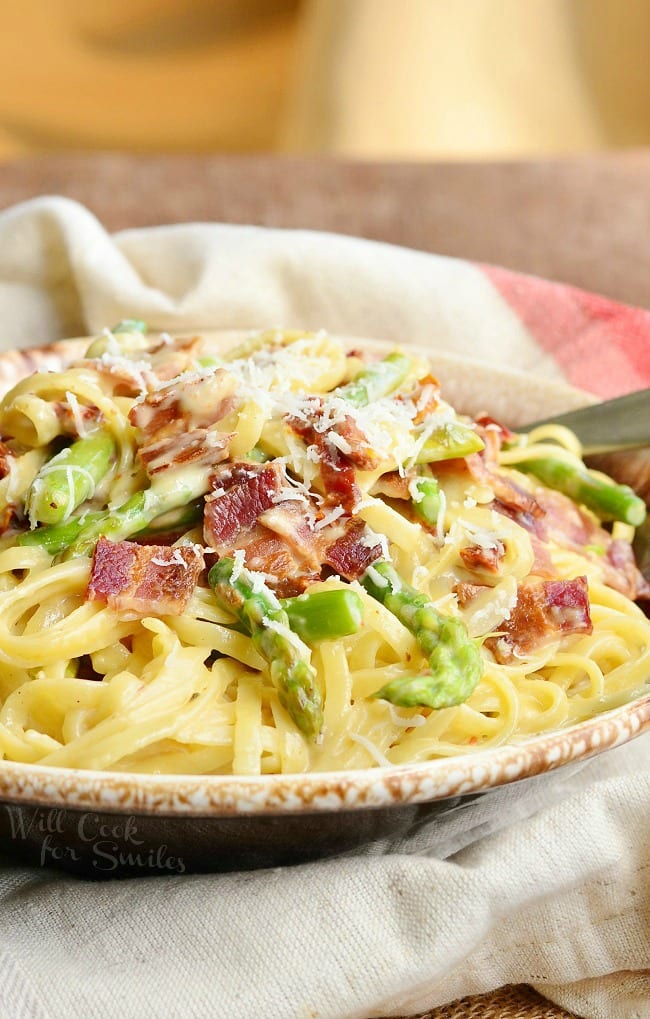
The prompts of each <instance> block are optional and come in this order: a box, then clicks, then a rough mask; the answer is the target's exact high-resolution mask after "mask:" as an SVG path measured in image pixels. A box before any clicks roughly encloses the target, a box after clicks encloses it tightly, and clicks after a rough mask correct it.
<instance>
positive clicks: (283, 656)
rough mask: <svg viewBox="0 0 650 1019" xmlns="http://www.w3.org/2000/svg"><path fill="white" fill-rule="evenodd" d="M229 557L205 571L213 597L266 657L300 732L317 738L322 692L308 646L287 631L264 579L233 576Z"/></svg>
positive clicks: (285, 618) (242, 574) (243, 573)
mask: <svg viewBox="0 0 650 1019" xmlns="http://www.w3.org/2000/svg"><path fill="white" fill-rule="evenodd" d="M234 569H235V561H234V559H230V558H227V557H226V558H224V559H220V560H219V562H218V563H216V564H215V565H214V566H213V567H212V569H211V570H210V573H209V575H208V582H209V584H210V587H211V588H212V589H213V591H214V593H215V597H216V599H217V601H218V603H219V604H220V605H221V606H222V607H223V608H226V609H228V610H229V611H231V612H232V613H233V614H234V615H235V616H236V617H237V619H238V620H239V622H240V623H242V624H243V625H244V626H245V627H246V629H247V631H248V632H249V633H250V636H251V639H252V641H253V643H254V645H255V647H256V648H257V650H258V651H259V653H260V654H261V656H262V658H264V659H265V661H266V662H268V665H269V672H270V676H271V681H272V683H273V685H274V686H275V687H276V689H277V691H278V695H279V698H280V703H281V704H282V706H283V707H284V708H286V710H287V711H288V712H289V714H290V715H291V717H292V719H293V720H294V722H295V723H296V725H297V726H298V728H299V729H300V731H301V732H302V733H304V735H305V736H307V737H308V738H309V739H316V737H317V736H318V734H319V732H320V730H321V726H322V724H323V708H322V696H321V692H320V689H319V687H318V682H317V679H316V673H315V672H314V670H313V668H312V667H311V665H310V664H309V648H308V647H307V646H306V645H305V644H303V642H302V641H301V640H300V638H299V637H297V636H296V635H295V634H294V633H292V631H291V628H290V626H289V617H288V616H287V613H286V612H285V611H284V609H283V608H282V607H281V605H280V603H279V602H278V600H277V598H276V597H275V595H274V594H273V592H272V591H271V590H269V588H268V587H266V585H263V584H259V583H258V582H257V578H255V580H254V579H253V577H251V575H250V573H249V572H248V571H247V570H241V572H240V573H239V575H238V576H235V579H233V571H234Z"/></svg>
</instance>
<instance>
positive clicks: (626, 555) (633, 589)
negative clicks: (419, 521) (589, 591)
mask: <svg viewBox="0 0 650 1019" xmlns="http://www.w3.org/2000/svg"><path fill="white" fill-rule="evenodd" d="M605 533H607V532H605ZM608 536H609V535H608ZM609 537H610V541H609V544H608V546H607V551H606V552H605V555H604V557H603V559H602V566H603V579H604V581H605V583H606V584H609V586H610V587H613V588H614V589H615V590H616V591H620V592H621V593H622V594H625V595H627V597H628V598H631V599H632V600H634V599H635V598H650V584H648V581H647V580H646V579H645V577H644V576H643V574H642V573H641V571H640V570H638V569H637V565H636V561H635V559H634V552H633V550H632V546H631V545H630V543H629V542H627V541H621V540H620V538H614V539H612V538H611V536H609Z"/></svg>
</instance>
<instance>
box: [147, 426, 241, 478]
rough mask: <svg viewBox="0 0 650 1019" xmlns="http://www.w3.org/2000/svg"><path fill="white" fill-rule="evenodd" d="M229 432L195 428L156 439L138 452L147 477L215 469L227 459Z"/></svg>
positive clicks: (230, 433)
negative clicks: (178, 470)
mask: <svg viewBox="0 0 650 1019" xmlns="http://www.w3.org/2000/svg"><path fill="white" fill-rule="evenodd" d="M232 437H233V433H232V432H218V431H215V430H214V429H213V428H209V429H208V428H194V429H193V430H192V431H191V432H181V433H178V434H176V435H169V436H166V437H164V438H161V439H156V440H155V441H154V442H150V443H148V444H147V445H145V446H141V447H140V449H139V450H138V454H139V457H140V460H141V461H142V465H143V467H144V468H145V470H146V472H147V474H148V475H149V477H153V476H154V474H158V473H160V471H166V470H170V469H172V468H174V467H190V466H191V467H201V466H206V467H215V466H216V465H217V464H218V463H220V462H221V461H222V460H225V458H226V457H227V456H228V446H229V444H230V440H231V439H232Z"/></svg>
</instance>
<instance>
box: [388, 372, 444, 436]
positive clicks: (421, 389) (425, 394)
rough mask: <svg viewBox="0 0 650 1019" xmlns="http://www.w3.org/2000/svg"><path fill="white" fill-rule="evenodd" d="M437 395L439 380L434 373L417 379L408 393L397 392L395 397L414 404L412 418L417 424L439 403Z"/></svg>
mask: <svg viewBox="0 0 650 1019" xmlns="http://www.w3.org/2000/svg"><path fill="white" fill-rule="evenodd" d="M439 397H440V382H439V381H438V379H437V378H436V377H435V375H431V374H428V375H424V376H423V377H422V378H421V379H418V381H417V383H416V385H415V388H414V389H413V390H412V392H410V393H408V394H402V393H398V394H397V396H396V397H395V399H396V400H400V401H403V400H410V401H411V402H412V403H414V404H415V407H416V411H417V413H416V415H415V417H414V418H413V423H414V424H416V425H419V424H421V423H422V422H423V421H426V419H427V418H428V417H429V416H430V415H431V414H433V413H434V412H435V411H436V410H437V408H438V406H439V404H440V399H439Z"/></svg>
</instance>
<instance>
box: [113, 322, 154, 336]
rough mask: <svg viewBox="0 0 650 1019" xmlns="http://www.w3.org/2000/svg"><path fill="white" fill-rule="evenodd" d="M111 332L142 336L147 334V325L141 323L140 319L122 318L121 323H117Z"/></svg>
mask: <svg viewBox="0 0 650 1019" xmlns="http://www.w3.org/2000/svg"><path fill="white" fill-rule="evenodd" d="M111 332H112V333H141V334H142V335H143V336H144V335H145V334H146V332H147V323H146V322H143V321H142V319H141V318H123V319H122V321H121V322H118V323H117V325H116V326H113V328H112V329H111Z"/></svg>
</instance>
